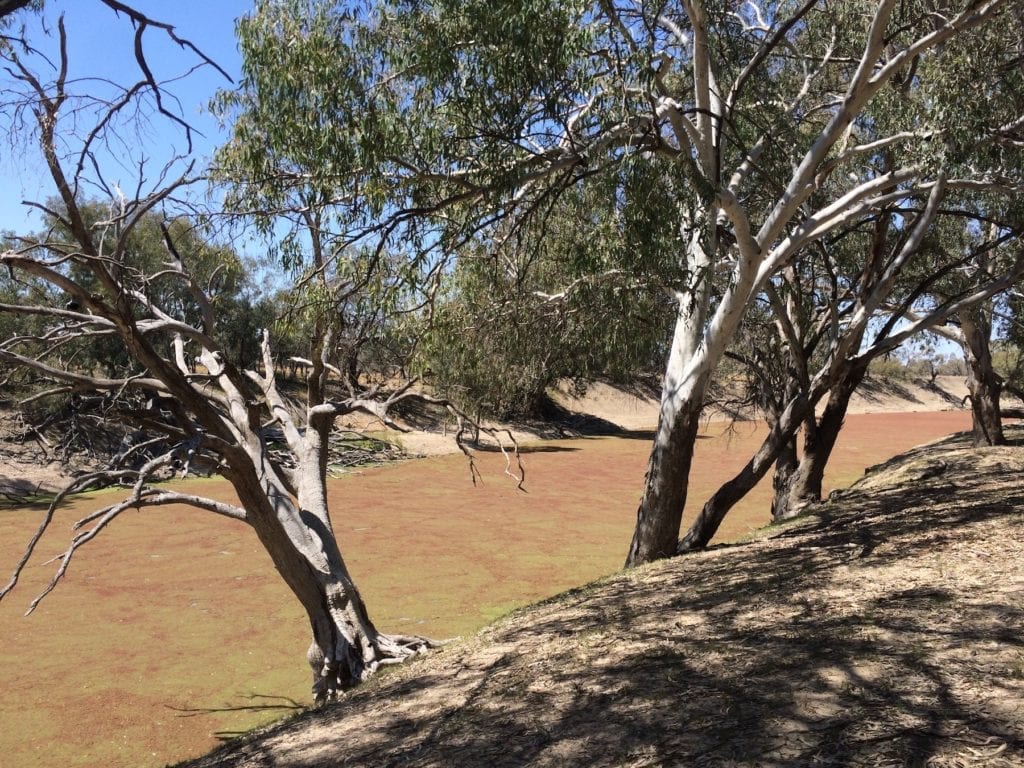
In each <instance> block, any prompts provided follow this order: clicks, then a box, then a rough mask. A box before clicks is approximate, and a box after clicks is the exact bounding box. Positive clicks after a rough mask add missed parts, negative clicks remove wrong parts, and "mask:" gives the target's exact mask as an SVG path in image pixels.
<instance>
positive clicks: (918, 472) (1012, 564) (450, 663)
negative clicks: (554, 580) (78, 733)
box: [189, 433, 1024, 768]
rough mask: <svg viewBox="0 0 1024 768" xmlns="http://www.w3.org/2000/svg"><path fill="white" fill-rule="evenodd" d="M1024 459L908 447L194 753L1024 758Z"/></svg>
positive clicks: (954, 762)
mask: <svg viewBox="0 0 1024 768" xmlns="http://www.w3.org/2000/svg"><path fill="white" fill-rule="evenodd" d="M1016 434H1018V436H1020V433H1016ZM1022 470H1024V451H1022V450H1021V449H1020V448H1018V447H1011V448H993V449H984V450H977V451H975V450H971V449H969V448H967V444H966V443H965V442H964V441H963V440H962V439H958V438H953V439H949V440H946V441H943V442H942V443H938V444H934V445H932V446H928V447H925V448H921V449H916V450H915V451H912V452H910V453H908V454H906V455H904V456H903V457H900V458H898V459H896V460H893V461H891V462H888V463H887V464H886V465H884V466H883V467H881V468H879V469H877V470H876V471H875V472H873V473H872V474H870V475H868V476H867V477H866V478H865V479H864V480H863V481H862V482H861V483H859V484H858V485H857V486H856V487H854V488H853V489H850V490H848V491H845V492H843V493H842V494H840V495H839V496H838V497H837V498H835V499H833V501H831V502H829V503H826V504H822V505H820V506H818V507H816V508H815V511H814V513H813V514H811V515H809V516H807V517H805V518H802V519H801V520H799V521H796V522H795V523H794V524H791V525H790V526H789V527H788V528H787V529H785V530H781V531H778V530H777V531H774V532H773V533H772V534H771V537H770V538H766V539H764V540H760V541H756V542H753V543H749V544H745V545H739V546H732V547H723V548H719V549H716V550H713V551H709V552H706V553H702V554H699V555H694V556H688V557H685V558H678V559H676V560H673V561H670V562H664V563H660V564H657V565H654V566H651V567H647V568H643V569H639V570H635V571H631V572H628V573H623V574H619V575H617V576H614V577H612V578H610V579H608V580H606V581H603V582H600V583H597V584H593V585H590V586H589V587H586V588H583V589H580V590H576V591H574V592H570V593H568V594H566V595H563V596H561V597H558V598H555V599H553V600H551V601H549V602H547V603H545V604H541V605H539V606H535V607H533V608H531V609H529V610H525V611H522V612H519V613H516V614H513V615H512V616H510V617H508V618H507V619H505V620H504V621H501V622H499V623H498V624H496V625H494V626H492V627H491V628H489V629H487V630H485V631H484V632H483V633H481V634H480V635H478V636H476V637H473V638H470V639H468V640H465V641H458V642H455V643H453V644H451V645H450V646H448V647H447V648H446V649H444V650H443V651H441V652H439V653H436V654H434V655H433V656H430V657H427V658H425V659H423V660H421V661H419V662H417V663H414V664H411V665H408V666H406V667H404V668H400V669H397V670H395V671H394V672H393V673H392V674H389V675H386V676H384V677H382V678H381V679H378V680H376V681H373V682H371V683H370V684H369V685H367V686H365V687H364V688H362V689H360V690H358V691H356V692H354V693H352V694H350V695H349V697H348V698H347V699H346V700H345V701H343V702H341V703H340V704H338V705H336V706H333V707H331V708H327V709H324V710H321V711H316V712H309V713H306V714H305V715H302V716H300V717H298V718H296V719H294V720H292V721H289V722H286V723H284V724H282V725H279V726H277V727H276V728H273V729H271V730H269V731H266V732H263V733H261V734H257V735H255V736H254V737H252V738H251V739H249V740H248V741H246V742H236V743H232V744H229V745H227V746H226V747H225V748H224V749H222V750H220V751H218V752H215V753H212V754H211V755H209V756H207V757H206V758H204V759H202V760H200V761H197V762H195V763H190V764H189V765H190V766H192V767H193V768H200V767H202V768H212V767H213V766H218V767H227V766H236V767H241V766H247V767H254V766H268V767H269V766H275V767H277V768H285V767H295V768H298V767H300V766H301V767H302V768H312V767H313V766H335V765H358V766H363V765H366V766H369V765H373V766H383V765H402V766H455V765H458V766H476V765H488V766H521V765H534V766H566V765H578V766H647V765H687V766H737V765H743V766H748V765H749V766H753V765H758V766H776V765H777V766H783V765H785V766H795V765H812V764H813V765H843V766H853V765H857V766H861V765H863V766H889V765H892V766H896V765H901V766H902V765H921V766H924V765H928V766H964V765H972V766H973V765H984V766H1010V765H1016V766H1019V765H1022V764H1024V639H1022V636H1021V632H1020V628H1021V627H1022V626H1024V571H1022V569H1021V566H1020V564H1021V563H1022V562H1024V559H1022V558H1024V474H1022Z"/></svg>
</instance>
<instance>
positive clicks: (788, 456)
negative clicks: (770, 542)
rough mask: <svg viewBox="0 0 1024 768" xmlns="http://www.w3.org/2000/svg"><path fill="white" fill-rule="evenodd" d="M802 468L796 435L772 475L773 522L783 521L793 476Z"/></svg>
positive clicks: (787, 443)
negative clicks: (783, 512) (783, 511)
mask: <svg viewBox="0 0 1024 768" xmlns="http://www.w3.org/2000/svg"><path fill="white" fill-rule="evenodd" d="M799 467H800V456H799V453H798V451H797V440H796V434H795V433H794V434H793V435H791V436H790V437H789V439H788V440H786V442H785V444H784V445H783V446H782V449H781V450H780V451H779V456H778V458H777V459H775V472H774V473H773V474H772V507H771V514H772V520H773V521H777V520H782V519H783V517H784V516H783V514H782V510H784V509H785V507H786V497H787V496H788V495H789V487H790V484H791V483H792V482H793V476H794V475H795V474H796V472H797V469H799Z"/></svg>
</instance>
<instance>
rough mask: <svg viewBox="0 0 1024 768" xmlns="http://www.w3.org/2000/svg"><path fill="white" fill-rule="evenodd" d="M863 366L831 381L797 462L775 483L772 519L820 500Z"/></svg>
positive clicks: (794, 513)
mask: <svg viewBox="0 0 1024 768" xmlns="http://www.w3.org/2000/svg"><path fill="white" fill-rule="evenodd" d="M867 370H868V369H867V364H866V363H863V364H860V365H856V366H853V367H850V368H847V369H846V370H845V371H843V373H842V374H841V377H840V378H839V380H838V381H836V382H835V383H834V384H833V385H832V388H831V389H830V390H829V396H828V401H827V402H826V404H825V410H824V411H823V412H822V414H821V418H820V419H817V420H816V422H815V425H814V428H813V429H807V430H806V431H805V434H804V444H803V452H802V454H801V456H800V464H799V466H797V468H796V471H795V472H793V473H792V474H791V475H790V476H789V480H788V483H785V484H781V483H780V484H779V488H778V489H777V491H776V497H775V504H774V506H773V507H772V519H773V520H775V521H780V520H788V519H790V518H792V517H795V516H797V515H798V514H800V511H801V510H802V509H803V508H804V507H806V506H807V505H808V504H811V503H814V502H816V501H821V486H822V481H823V480H824V477H825V467H826V466H828V460H829V459H830V458H831V456H832V449H833V448H835V445H836V440H837V439H838V438H839V433H840V431H841V430H842V428H843V421H844V420H845V419H846V410H847V408H848V407H849V405H850V398H851V397H852V396H853V393H854V391H855V390H856V389H857V387H859V386H860V383H861V382H862V381H863V380H864V376H865V375H866V374H867Z"/></svg>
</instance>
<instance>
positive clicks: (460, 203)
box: [240, 0, 1014, 564]
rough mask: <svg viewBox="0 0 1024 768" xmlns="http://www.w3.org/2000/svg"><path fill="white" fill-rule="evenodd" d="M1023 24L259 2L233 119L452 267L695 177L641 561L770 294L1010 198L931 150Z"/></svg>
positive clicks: (804, 9)
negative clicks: (827, 241)
mask: <svg viewBox="0 0 1024 768" xmlns="http://www.w3.org/2000/svg"><path fill="white" fill-rule="evenodd" d="M1013 6H1014V4H1013V3H1010V2H1006V0H987V1H983V2H982V1H975V0H971V1H970V2H959V1H956V2H954V1H952V0H947V1H945V2H939V3H936V2H927V3H924V2H921V3H918V2H896V0H878V1H877V2H868V1H867V0H854V1H852V2H844V3H827V2H820V1H816V0H803V1H802V2H789V1H786V0H783V1H781V2H762V3H758V2H750V3H745V4H742V5H738V4H736V3H732V2H705V1H704V0H679V2H665V3H659V4H656V5H646V4H640V5H637V4H634V3H625V2H624V3H618V2H615V1H614V0H609V1H607V2H605V1H602V2H597V3H593V4H590V3H584V2H574V3H562V2H557V3H556V2H553V1H551V0H531V1H530V2H523V3H497V4H493V3H482V2H479V1H471V2H458V3H455V2H444V1H441V2H434V3H425V2H387V1H382V2H377V3H374V4H372V5H369V6H366V7H364V6H353V5H350V4H347V3H310V2H305V1H304V0H276V1H274V2H271V1H270V0H264V1H263V2H259V3H258V4H257V6H256V9H255V11H254V12H253V14H252V15H251V16H250V17H249V18H248V19H247V20H245V21H243V23H242V24H241V25H240V35H241V43H242V51H243V55H244V56H245V60H246V62H247V63H246V67H247V70H246V71H247V75H246V79H245V81H244V82H243V88H242V94H243V96H242V97H241V101H240V104H241V105H242V109H241V111H242V114H244V115H245V119H246V120H247V121H248V122H247V123H246V124H247V125H262V126H263V127H264V130H265V133H266V138H267V140H269V141H270V142H273V143H274V144H275V145H279V146H282V147H285V146H287V147H291V148H293V149H294V150H295V151H296V152H301V151H306V152H310V153H315V155H316V158H317V165H316V167H315V176H316V178H318V179H327V180H330V182H331V184H332V189H333V190H334V191H333V193H332V194H333V198H332V199H334V200H336V201H338V202H340V203H343V204H345V207H344V213H343V214H342V216H341V220H340V223H341V224H342V225H343V226H342V227H341V228H342V229H343V230H344V231H345V232H346V233H347V237H349V238H350V239H351V240H353V241H355V240H359V239H365V238H371V239H372V240H373V242H375V243H377V244H385V243H393V242H396V241H398V240H401V241H402V242H403V243H406V244H409V243H414V244H416V245H417V246H419V247H420V248H422V249H423V250H433V251H434V252H435V253H437V254H443V256H445V257H449V256H451V255H453V254H455V253H457V252H458V250H459V249H460V248H461V247H462V246H463V245H464V244H465V243H466V242H469V241H472V240H483V241H484V242H499V243H500V241H501V238H502V237H505V236H507V233H508V232H510V231H513V232H514V231H515V230H516V228H517V227H518V226H522V225H523V223H524V222H529V221H538V220H541V221H542V220H543V218H544V214H545V211H546V210H547V203H548V202H549V201H550V200H551V199H552V198H553V197H556V196H558V195H560V194H562V193H564V192H565V191H566V190H567V189H570V188H573V187H575V186H577V185H578V184H580V183H581V182H582V181H583V180H584V179H587V178H590V177H593V176H600V175H602V174H606V173H613V172H615V169H616V168H617V167H619V166H621V165H622V164H624V163H627V162H639V163H647V164H652V165H656V166H659V167H663V168H665V169H668V170H666V171H665V173H664V175H665V176H666V177H671V178H674V179H675V178H678V179H681V183H678V182H674V185H673V186H672V187H671V189H668V188H667V194H670V195H671V199H672V200H673V202H674V207H673V210H672V212H671V222H672V224H673V226H674V228H675V231H676V240H675V243H674V244H672V245H670V246H669V250H668V252H667V253H666V256H670V257H671V258H672V259H674V261H675V269H674V274H675V275H678V276H680V277H678V278H676V279H669V280H666V281H665V285H664V286H663V287H664V288H667V289H668V290H669V291H670V292H671V294H672V296H673V299H674V303H675V310H674V312H675V330H674V332H673V334H672V339H671V342H670V343H669V344H668V345H667V349H668V354H667V358H668V359H667V362H666V364H665V376H664V386H663V392H662V405H661V411H660V416H659V426H658V428H657V433H656V437H655V441H654V446H653V449H652V453H651V458H650V462H649V467H648V472H647V480H646V487H645V490H644V494H643V498H642V501H641V503H640V508H639V510H638V517H637V524H636V529H635V533H634V537H633V541H632V544H631V546H630V551H629V556H628V559H627V562H628V564H637V563H641V562H645V561H649V560H652V559H656V558H659V557H665V556H668V555H671V554H673V553H674V552H675V551H676V543H677V538H678V532H679V526H680V522H681V515H682V509H683V504H684V501H685V498H686V493H687V485H688V475H689V467H690V463H691V459H692V454H693V446H694V441H695V438H696V431H697V427H698V417H699V414H700V411H701V408H702V404H703V402H704V397H705V394H706V392H707V389H708V386H709V381H710V378H711V375H712V371H713V370H714V368H715V366H716V364H717V363H718V362H719V360H721V358H722V356H723V354H724V352H725V350H726V348H727V346H728V344H729V342H730V341H731V339H732V338H733V335H734V333H735V332H736V329H737V327H738V325H739V322H740V320H741V318H742V316H743V313H744V311H745V309H746V308H747V307H748V306H749V305H750V304H751V303H752V302H753V301H754V300H755V298H756V297H757V296H758V295H759V294H760V292H761V291H762V290H763V288H764V286H765V285H766V284H767V282H768V281H769V280H771V279H772V278H773V277H774V276H775V275H777V274H778V273H779V272H780V270H782V269H784V268H785V266H786V265H787V264H788V263H789V262H790V261H791V260H792V258H793V257H794V255H795V254H796V253H798V252H800V251H801V250H802V249H805V248H807V247H810V246H812V245H813V243H814V242H816V241H817V240H819V239H821V238H822V237H824V236H826V235H828V234H829V233H830V232H832V231H834V230H835V229H836V228H838V227H841V226H843V225H846V224H848V223H849V222H850V221H852V220H856V219H858V218H860V217H865V216H870V215H871V214H873V213H874V212H877V211H878V210H880V209H882V208H884V207H885V206H887V205H890V204H892V203H893V202H894V201H896V200H900V199H907V198H915V199H919V200H925V199H930V200H932V201H937V200H939V199H941V197H942V196H943V195H944V194H945V192H946V191H947V190H950V189H957V188H960V187H962V186H965V185H973V186H988V185H998V184H1000V183H1002V182H1001V180H999V179H996V178H993V177H991V176H990V175H988V173H987V169H982V170H979V171H978V173H975V174H968V175H967V176H963V177H961V176H960V175H950V174H947V173H946V172H944V170H943V164H942V162H941V152H935V151H933V150H932V149H931V148H930V147H929V146H922V145H927V144H928V143H929V142H934V143H935V145H938V146H941V145H942V143H943V141H944V139H943V138H942V137H943V136H944V133H943V131H944V130H945V123H947V122H949V121H950V119H951V117H955V115H952V113H950V112H946V111H943V110H944V109H945V108H946V107H949V106H950V105H951V102H950V100H947V99H944V98H942V93H941V92H939V91H937V90H935V89H936V88H937V87H938V84H939V82H940V79H939V78H937V77H936V76H935V74H936V73H938V72H941V62H942V61H943V60H945V59H946V57H948V56H950V55H951V54H952V53H955V52H959V53H960V54H962V55H969V54H965V53H964V51H965V49H964V48H961V47H959V46H958V39H959V38H960V37H961V36H963V35H964V34H965V33H966V32H969V31H971V30H973V29H976V28H979V27H983V26H984V27H987V26H989V25H994V24H999V23H1008V22H1007V20H1008V19H1009V16H1008V14H1009V13H1010V12H1011V11H1012V10H1013ZM886 89H893V90H896V89H899V90H904V91H907V90H917V91H924V90H928V89H931V90H930V91H929V94H928V96H927V97H922V98H919V99H916V100H915V102H914V103H915V107H914V108H913V109H900V110H893V111H892V112H891V114H890V115H889V117H891V119H888V120H882V119H880V117H879V114H880V113H878V114H874V113H873V114H871V115H869V114H868V113H869V111H872V110H874V111H875V112H877V111H878V110H877V109H876V107H878V106H879V105H880V101H879V99H881V98H883V95H884V94H883V91H885V90H886ZM931 105H940V106H942V109H939V108H936V107H933V106H931ZM881 106H884V105H881ZM953 122H956V121H953ZM883 150H886V151H888V152H891V153H893V155H894V157H895V162H894V164H892V165H891V167H888V168H882V167H881V166H880V165H879V163H878V162H877V158H878V155H879V153H880V152H881V151H883ZM254 151H255V150H254ZM254 159H255V160H256V162H257V163H258V161H259V158H258V157H257V158H254ZM826 182H829V184H828V185H827V189H828V194H827V195H825V196H821V195H816V193H818V192H819V191H821V190H823V189H825V188H826ZM712 276H715V278H716V279H712ZM721 281H724V282H725V283H726V287H725V288H724V289H722V290H718V289H716V288H715V286H716V285H719V284H721Z"/></svg>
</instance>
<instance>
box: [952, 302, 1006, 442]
mask: <svg viewBox="0 0 1024 768" xmlns="http://www.w3.org/2000/svg"><path fill="white" fill-rule="evenodd" d="M960 330H961V331H962V333H963V349H964V359H965V360H966V362H967V389H968V392H969V393H970V395H969V396H970V400H971V424H972V430H973V433H974V444H975V445H979V446H980V445H1005V444H1006V437H1005V436H1004V435H1003V420H1002V413H1001V411H1000V406H999V399H1000V396H1001V394H1002V391H1003V382H1002V379H1001V378H1000V377H999V375H998V374H997V373H996V372H995V370H994V369H993V367H992V351H991V349H990V347H989V337H990V335H991V332H992V327H991V322H990V321H989V319H988V317H987V316H986V315H985V312H984V310H983V309H982V308H981V307H976V308H973V309H970V310H967V311H965V312H961V313H960Z"/></svg>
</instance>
